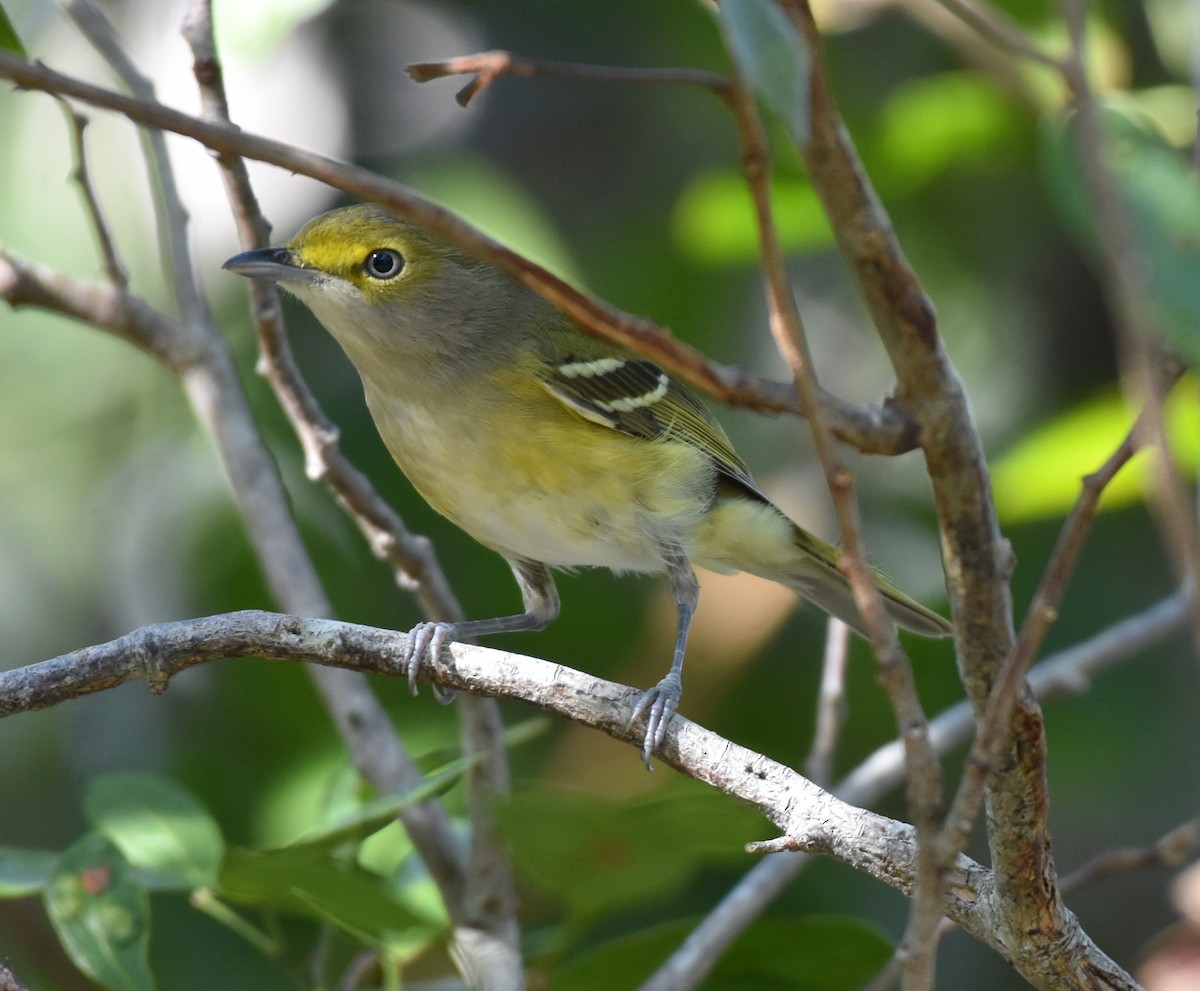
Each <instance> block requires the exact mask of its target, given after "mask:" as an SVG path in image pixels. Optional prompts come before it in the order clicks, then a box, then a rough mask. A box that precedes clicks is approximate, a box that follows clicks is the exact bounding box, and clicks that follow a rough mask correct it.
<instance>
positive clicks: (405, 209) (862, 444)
mask: <svg viewBox="0 0 1200 991" xmlns="http://www.w3.org/2000/svg"><path fill="white" fill-rule="evenodd" d="M0 77H2V78H7V79H11V80H12V81H13V82H15V83H17V84H18V85H20V86H24V87H26V88H28V89H37V90H42V91H44V92H47V93H58V94H63V95H66V96H71V97H74V98H75V99H78V100H81V101H82V102H84V103H89V104H92V105H94V106H99V107H104V108H106V109H109V110H114V111H116V112H118V113H121V114H124V115H125V116H126V117H128V118H129V119H130V120H133V121H136V122H137V123H140V124H145V125H146V126H148V127H154V128H160V129H162V130H165V131H171V132H173V133H176V134H182V135H184V136H185V137H189V138H192V139H193V140H195V141H198V142H200V143H201V144H202V145H204V146H205V147H207V148H211V149H212V150H213V151H216V152H218V153H221V154H231V155H241V156H244V157H246V158H253V159H255V160H258V161H263V162H268V163H270V164H272V165H276V166H278V167H280V168H283V169H287V170H289V171H291V172H295V173H297V174H299V175H304V176H308V177H310V178H313V179H317V180H318V181H320V182H324V183H327V184H328V185H330V186H332V187H333V188H335V189H340V190H342V191H343V192H346V193H348V194H350V195H351V196H355V197H358V198H359V199H362V200H369V201H371V202H375V203H380V204H381V205H383V206H386V207H388V208H389V209H391V210H394V211H395V212H396V213H398V214H401V215H402V216H405V217H408V218H409V219H411V220H413V221H414V222H416V223H419V224H420V225H421V226H423V227H425V228H427V229H428V230H430V231H431V232H432V233H434V234H436V235H437V236H439V237H441V238H443V239H444V240H446V241H448V242H450V243H451V244H454V245H456V246H457V247H460V248H462V249H463V250H465V251H469V252H471V253H472V254H474V255H476V256H477V257H480V258H482V259H484V260H485V261H489V262H491V263H492V264H494V265H496V267H497V268H500V269H502V270H503V271H505V272H507V273H508V274H509V275H511V276H512V277H513V278H515V279H516V280H517V281H518V282H521V283H523V284H525V285H527V286H529V287H530V288H531V289H533V290H534V291H535V292H537V293H538V294H539V295H541V296H543V297H545V298H546V299H548V300H549V301H550V302H551V303H553V304H554V305H556V306H557V307H558V308H559V309H561V310H562V311H563V312H564V313H566V314H567V315H568V316H570V317H571V318H572V319H573V320H575V321H576V322H577V323H578V324H579V325H580V326H581V327H583V328H584V329H585V330H587V331H588V332H589V333H593V334H596V335H597V336H599V337H604V338H606V339H609V340H613V341H616V342H617V343H619V344H624V345H626V346H628V347H631V348H633V349H634V350H636V351H639V352H641V353H642V354H645V355H647V356H648V357H650V358H653V359H654V360H655V361H657V362H658V363H659V364H661V365H662V366H663V367H664V368H666V369H668V370H669V371H671V372H673V373H675V374H676V375H678V376H679V377H680V378H682V379H684V380H686V381H688V382H690V383H691V384H692V385H694V386H696V387H697V388H698V389H700V390H702V391H704V392H706V393H708V394H709V395H711V396H713V397H714V398H716V399H719V400H721V401H722V402H725V403H728V404H730V405H733V406H744V407H747V408H749V409H756V410H759V411H760V412H764V413H796V414H799V415H804V409H803V405H802V404H801V403H800V401H799V400H798V399H797V397H796V394H795V390H794V389H793V388H792V386H791V385H789V384H785V383H781V382H772V381H771V380H769V379H764V378H761V377H759V376H756V375H751V374H750V373H749V372H746V371H745V370H744V369H740V368H737V367H734V366H728V365H721V364H719V363H717V362H712V361H708V360H707V359H705V358H704V357H703V356H702V355H700V354H699V352H697V351H696V350H695V349H693V348H691V347H689V346H688V345H686V344H684V343H683V342H681V341H679V340H677V339H676V338H675V337H673V336H672V335H671V334H669V333H668V332H667V331H665V330H664V329H663V328H661V327H659V326H658V325H657V324H655V323H654V322H653V321H651V320H648V319H646V318H645V317H635V316H632V315H630V314H628V313H623V312H622V311H620V310H617V309H616V308H614V307H611V306H608V305H607V304H605V303H603V302H602V301H601V300H599V299H597V298H596V297H594V296H590V295H588V294H586V293H583V292H581V291H580V290H578V289H575V288H573V287H572V286H570V285H568V284H567V283H565V282H563V281H562V280H561V279H559V278H558V277H557V276H554V275H552V274H551V273H549V272H547V271H546V270H545V269H543V268H541V267H540V266H538V265H536V264H534V263H533V262H530V261H529V260H528V259H525V258H523V257H521V256H520V255H518V254H516V253H515V252H513V251H510V250H509V249H507V248H505V247H503V246H502V245H500V244H498V243H497V242H496V241H493V240H492V239H491V238H488V237H486V236H485V235H483V234H481V233H479V232H478V231H476V230H475V229H474V228H473V227H471V226H470V225H469V224H467V223H465V222H464V221H462V220H460V219H458V218H457V217H455V216H454V215H453V214H451V213H450V212H449V211H447V210H445V209H443V208H442V207H439V206H438V205H436V204H434V203H432V202H430V201H429V200H426V199H424V198H423V197H421V196H418V195H417V194H416V193H414V192H413V191H412V190H410V189H408V188H407V187H406V186H403V185H401V184H400V183H397V182H393V181H391V180H389V179H385V178H384V177H383V176H380V175H377V174H376V173H373V172H369V171H368V170H366V169H362V168H359V167H357V166H353V165H347V164H346V163H343V162H338V161H336V160H334V159H331V158H327V157H325V156H323V155H318V154H315V153H313V152H308V151H304V150H303V149H300V148H295V147H292V146H290V145H286V144H283V143H282V142H279V141H273V140H271V139H269V138H264V137H259V136H256V135H252V134H249V133H248V132H245V131H242V130H240V129H238V128H235V127H230V126H228V125H221V124H216V123H212V122H208V121H203V120H200V119H198V118H196V117H191V116H189V115H187V114H184V113H180V112H179V111H177V110H173V109H171V108H169V107H166V106H163V105H162V104H160V103H156V102H154V101H152V100H138V99H135V98H132V97H127V96H124V95H122V94H120V93H114V92H112V91H111V90H106V89H104V88H103V87H99V86H93V85H92V84H90V83H86V82H83V81H81V80H78V79H74V78H72V77H70V76H66V75H63V74H62V73H58V72H55V71H53V70H51V69H48V68H46V67H45V66H43V65H40V64H35V63H30V62H27V61H25V60H23V59H21V58H18V57H17V56H15V55H12V54H11V53H9V52H6V51H0ZM822 401H823V402H825V403H826V414H827V416H828V417H829V419H830V423H831V427H832V428H833V429H834V430H835V433H836V434H837V436H838V437H839V438H840V439H842V440H844V441H845V442H846V443H848V444H852V445H853V446H855V447H856V448H858V449H859V450H861V451H864V452H866V453H871V454H901V453H904V452H905V451H909V450H912V449H913V447H914V446H915V445H916V437H917V434H916V429H915V427H914V424H913V423H912V421H911V420H910V419H909V418H908V417H907V416H906V415H905V414H903V413H902V412H900V410H899V409H898V408H897V407H896V406H895V405H894V404H892V403H890V402H888V403H885V404H884V405H883V406H880V407H859V406H855V405H854V404H852V403H847V402H846V401H845V400H839V399H837V398H835V397H829V396H826V395H824V394H822Z"/></svg>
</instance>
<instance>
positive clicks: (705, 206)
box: [672, 170, 833, 265]
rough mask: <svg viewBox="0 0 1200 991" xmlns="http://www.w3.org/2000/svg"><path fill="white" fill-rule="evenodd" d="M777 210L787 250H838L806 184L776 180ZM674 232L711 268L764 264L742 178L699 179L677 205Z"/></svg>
mask: <svg viewBox="0 0 1200 991" xmlns="http://www.w3.org/2000/svg"><path fill="white" fill-rule="evenodd" d="M771 204H772V210H773V213H774V216H775V223H776V227H777V229H778V232H779V239H780V241H781V243H782V244H783V247H784V248H785V249H787V250H789V251H816V250H819V249H823V248H827V247H829V246H830V245H831V244H833V232H832V231H831V230H830V228H829V221H828V220H827V219H826V217H825V212H824V210H822V208H821V201H820V200H819V199H818V198H817V194H816V192H815V191H814V190H813V188H812V186H811V185H810V184H809V183H808V182H806V181H805V180H803V179H800V178H792V177H776V178H775V180H774V182H773V183H772V187H771ZM672 229H673V233H674V237H675V240H676V241H677V242H678V244H679V246H680V247H681V248H682V249H683V250H684V251H686V252H687V253H688V254H690V255H692V256H693V257H694V258H695V259H696V260H697V261H701V262H704V263H705V264H710V265H727V264H730V263H742V262H744V263H754V262H757V261H758V257H759V255H758V252H759V246H758V225H757V224H756V223H755V219H754V205H753V203H752V202H751V199H750V193H749V191H748V190H747V189H746V179H745V177H744V176H743V175H742V174H741V173H740V172H734V171H732V170H731V171H728V172H707V173H704V174H702V175H700V176H697V177H696V178H695V179H693V180H692V181H691V182H690V183H689V184H688V185H687V186H686V187H685V188H684V191H683V194H682V195H681V196H680V198H679V202H678V203H677V204H676V205H675V214H674V216H673V218H672Z"/></svg>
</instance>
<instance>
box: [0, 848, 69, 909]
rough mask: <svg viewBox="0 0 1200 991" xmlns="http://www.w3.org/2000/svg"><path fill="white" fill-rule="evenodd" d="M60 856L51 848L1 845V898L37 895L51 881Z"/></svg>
mask: <svg viewBox="0 0 1200 991" xmlns="http://www.w3.org/2000/svg"><path fill="white" fill-rule="evenodd" d="M58 857H59V855H58V854H57V853H52V852H51V851H49V850H19V849H17V848H16V847H0V898H25V897H26V896H28V895H36V894H37V893H38V892H39V891H41V890H42V889H43V888H44V887H45V886H46V884H47V883H48V882H49V880H50V876H51V875H52V874H53V873H54V865H55V864H57V863H58Z"/></svg>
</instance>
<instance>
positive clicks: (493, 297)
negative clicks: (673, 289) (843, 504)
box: [225, 206, 951, 762]
mask: <svg viewBox="0 0 1200 991" xmlns="http://www.w3.org/2000/svg"><path fill="white" fill-rule="evenodd" d="M225 268H228V269H230V270H232V271H234V272H237V273H238V274H240V275H245V276H248V277H250V278H262V279H272V280H274V281H275V282H278V283H279V284H280V285H282V286H283V287H284V288H285V289H287V290H288V291H289V292H291V293H293V294H294V295H295V296H297V297H298V298H299V299H300V300H301V302H303V303H304V304H305V305H306V306H308V308H309V309H311V310H312V312H313V313H314V314H315V315H316V317H317V319H318V320H320V321H321V323H322V324H324V325H325V327H326V329H327V330H328V331H329V332H330V333H331V334H332V335H333V336H334V337H335V338H336V339H337V341H338V343H339V344H341V346H342V347H343V348H344V349H345V351H346V354H347V355H348V356H349V357H350V360H351V361H352V362H353V363H354V365H355V367H356V368H357V369H358V372H359V375H360V376H361V377H362V382H363V388H364V390H365V392H366V398H367V405H368V407H370V410H371V415H372V416H373V417H374V419H375V425H376V427H377V428H378V429H379V433H380V435H381V436H382V437H383V441H384V443H385V444H386V445H387V448H388V450H389V451H390V452H391V454H392V457H393V458H395V459H396V463H397V464H398V465H399V466H400V468H401V470H402V471H403V472H404V473H405V475H407V476H408V478H409V480H410V481H411V482H412V483H413V485H414V486H415V487H416V488H417V490H418V491H419V492H420V493H421V495H422V496H423V497H424V498H425V499H426V500H427V501H428V502H429V504H430V505H431V506H433V508H434V509H436V510H437V511H438V512H440V513H441V514H442V515H444V516H446V517H448V518H449V519H450V520H452V521H453V522H454V523H456V524H458V526H460V527H462V528H463V529H464V530H465V531H467V533H469V534H470V535H471V536H473V537H474V538H475V539H476V540H478V541H479V542H480V543H481V544H484V545H485V546H487V547H490V548H492V549H493V550H495V551H496V552H498V553H499V554H501V555H503V556H504V558H505V559H506V560H507V561H508V563H509V565H510V566H511V567H512V570H513V574H514V575H516V579H517V583H518V584H519V585H520V587H521V594H522V597H523V599H524V604H525V612H523V613H522V614H520V615H519V616H502V617H499V618H496V619H477V620H470V621H468V622H463V623H455V624H448V623H422V624H420V625H419V626H417V627H416V628H415V629H414V630H413V632H412V635H411V636H410V638H409V646H408V648H407V651H406V656H405V657H404V661H405V664H406V665H412V664H416V663H419V662H420V661H421V659H422V657H423V656H424V655H425V653H426V651H428V652H429V653H430V654H432V655H433V656H434V657H436V655H437V654H438V653H439V651H440V650H441V649H442V646H443V644H445V643H446V642H447V641H450V640H454V639H456V638H465V637H475V636H480V635H486V634H491V633H505V632H510V631H517V630H540V629H543V628H545V626H546V625H547V624H548V623H550V621H551V620H553V619H554V618H555V616H557V615H558V611H559V601H558V592H557V591H556V590H555V587H554V579H553V577H552V576H551V571H550V569H551V568H555V567H577V566H582V565H595V566H602V567H606V568H612V569H614V570H616V571H643V572H644V571H649V572H666V574H667V578H668V579H669V581H670V587H671V595H672V598H673V599H674V602H675V607H676V609H677V610H678V612H679V631H678V635H677V637H676V641H675V654H674V658H673V659H672V662H671V669H670V671H669V672H668V673H667V675H666V677H665V678H663V679H662V681H660V682H659V683H658V684H657V685H656V686H655V687H654V688H651V689H650V690H649V691H648V692H646V694H645V695H644V696H643V697H642V699H641V701H640V702H639V704H638V708H637V711H636V712H635V718H636V717H637V716H638V715H639V714H641V713H645V714H646V716H647V725H646V733H645V743H644V747H643V756H644V757H645V759H646V760H647V762H648V761H649V759H650V756H651V755H652V754H653V752H654V751H655V750H656V749H657V747H658V746H659V744H660V743H661V742H662V739H663V736H664V734H665V732H666V726H667V723H668V721H669V720H670V717H671V715H672V714H673V713H674V712H675V709H676V707H677V706H678V704H679V696H680V691H681V681H680V674H681V671H682V668H683V654H684V646H685V644H686V642H687V635H688V627H689V626H690V624H691V619H692V614H693V612H694V611H695V608H696V602H697V599H698V597H699V591H700V586H699V583H698V582H697V581H696V576H695V574H694V573H693V571H692V568H691V564H690V563H689V562H693V561H694V562H696V563H697V564H701V565H703V566H705V567H707V568H712V569H714V570H716V571H720V572H726V573H728V572H734V571H748V572H751V573H752V574H755V575H761V576H762V577H764V578H769V579H771V580H773V581H777V582H781V583H782V584H784V585H786V586H788V587H789V588H791V589H793V590H794V591H796V592H797V593H799V594H800V595H801V596H803V597H804V598H806V599H810V600H811V601H813V602H815V603H816V604H817V605H819V606H820V607H821V608H823V609H825V610H826V611H828V612H830V613H832V614H833V615H834V616H837V617H839V618H840V619H842V620H844V621H845V622H846V623H847V624H848V625H849V626H851V627H852V628H854V629H856V630H859V631H860V632H861V631H862V619H861V617H860V616H859V613H858V610H857V609H856V607H855V605H854V599H853V596H852V594H851V592H850V588H849V584H848V582H847V580H846V578H845V577H844V576H843V575H842V574H841V572H839V571H838V569H837V552H836V550H835V549H834V548H833V547H831V546H830V545H829V544H827V543H825V542H824V541H821V540H819V539H818V538H816V537H814V536H813V535H812V534H810V533H808V532H807V531H805V530H803V529H801V528H800V527H798V526H796V525H795V524H794V523H793V522H792V521H791V520H790V519H788V518H787V516H785V515H784V513H783V512H782V511H781V510H780V509H778V508H777V507H776V506H775V505H774V504H772V503H771V501H770V500H769V499H767V497H766V496H765V495H763V494H762V492H761V491H759V488H758V486H757V485H756V484H755V483H754V480H753V479H752V478H751V477H750V472H749V470H748V469H747V468H746V466H745V464H743V463H742V460H741V459H740V458H739V457H738V456H737V454H736V453H735V452H734V450H733V447H732V446H731V445H730V443H729V439H728V438H727V437H726V436H725V432H724V431H723V430H722V429H721V427H720V426H719V425H718V424H717V422H716V421H715V420H714V419H713V417H712V415H711V414H710V413H709V412H708V410H707V409H706V408H705V406H704V405H703V404H702V403H701V402H700V400H699V399H698V398H697V397H696V396H695V395H694V394H693V392H692V391H691V390H690V389H689V388H688V387H687V386H685V385H682V384H681V383H679V382H677V381H675V380H674V379H673V378H671V376H669V375H668V374H667V373H666V372H664V371H663V370H662V369H661V368H659V367H658V366H657V365H655V364H654V363H653V362H652V361H648V360H647V359H646V358H643V357H640V356H639V355H637V354H634V353H633V352H630V351H627V350H625V349H623V348H621V347H619V346H617V345H615V344H611V343H608V342H607V341H603V340H600V339H598V338H595V337H592V336H591V335H590V334H587V333H586V332H584V331H583V330H581V329H580V328H579V327H577V326H575V325H574V324H573V323H572V322H571V321H570V320H568V319H567V318H566V317H564V316H563V315H562V314H560V313H559V312H558V311H557V310H555V309H554V307H553V306H551V305H550V304H549V303H547V302H546V301H545V300H543V299H542V298H541V297H539V296H538V295H536V294H535V293H534V292H532V291H531V290H529V289H527V288H525V287H524V286H521V285H519V284H518V283H516V282H515V281H513V280H512V279H510V278H509V277H508V276H507V275H505V274H504V273H503V272H501V271H499V270H498V269H497V268H495V267H494V266H492V265H490V264H488V263H486V262H483V261H480V260H478V259H476V258H474V257H472V256H471V255H469V254H466V253H464V252H462V251H459V250H458V249H456V248H453V247H450V246H449V245H446V244H444V243H443V242H441V241H439V240H437V239H436V238H434V237H431V236H430V235H429V234H427V233H425V232H424V231H423V230H422V229H420V228H418V227H416V226H414V225H413V224H411V223H409V222H407V221H405V220H401V219H399V218H397V217H395V216H393V215H392V214H390V213H387V212H386V211H384V210H382V209H380V208H378V207H374V206H353V207H346V208H344V209H340V210H334V211H332V212H330V213H326V214H324V215H322V216H320V217H317V218H316V219H315V220H312V221H310V222H309V223H308V224H306V225H305V226H304V228H303V229H302V230H301V231H300V232H299V233H298V234H297V235H296V236H295V237H294V238H292V240H291V241H289V242H288V243H287V244H285V245H284V246H282V247H279V248H264V249H261V250H258V251H247V252H245V253H243V254H240V255H237V256H235V257H233V258H231V259H229V261H227V262H226V263H225ZM876 583H877V585H878V587H879V589H880V591H881V592H882V593H883V596H884V601H885V603H886V605H887V609H888V611H889V613H891V615H892V617H893V618H894V619H895V621H896V622H897V623H899V624H900V625H901V626H904V627H906V628H908V629H910V630H913V631H915V632H917V633H921V634H924V635H926V636H934V637H940V636H945V635H947V634H949V633H950V632H951V626H950V624H949V623H948V622H947V621H946V620H945V619H943V618H942V617H941V616H939V615H937V614H936V613H933V612H931V611H930V610H928V609H926V608H925V607H924V606H922V605H920V604H919V603H917V602H914V601H913V600H912V599H910V598H908V597H907V596H906V595H904V594H903V593H902V592H901V591H900V590H899V589H897V588H896V587H895V586H894V585H892V583H891V582H889V581H888V580H887V579H886V578H884V577H883V576H882V575H877V576H876Z"/></svg>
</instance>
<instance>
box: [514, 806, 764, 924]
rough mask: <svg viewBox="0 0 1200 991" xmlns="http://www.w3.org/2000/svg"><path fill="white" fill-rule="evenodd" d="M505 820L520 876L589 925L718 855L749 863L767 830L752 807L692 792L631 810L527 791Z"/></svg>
mask: <svg viewBox="0 0 1200 991" xmlns="http://www.w3.org/2000/svg"><path fill="white" fill-rule="evenodd" d="M497 816H498V819H499V822H500V826H501V828H502V830H503V831H504V835H505V837H506V839H507V840H508V843H509V845H510V846H511V848H512V852H513V859H514V861H515V862H516V863H517V865H518V867H519V868H520V869H521V872H522V873H523V874H524V875H525V876H526V877H529V878H530V879H532V880H533V881H534V882H535V883H536V884H538V885H539V886H540V887H542V888H543V889H545V890H547V891H549V892H552V893H553V894H555V895H556V896H558V897H559V898H560V899H562V900H563V901H564V902H565V903H566V904H567V905H568V907H569V908H570V911H571V913H572V915H573V916H575V917H576V918H577V919H583V920H587V919H590V918H593V917H595V916H597V915H600V914H603V913H605V912H610V911H613V910H614V909H617V908H620V907H623V906H627V905H644V904H645V903H646V902H647V901H649V900H651V899H653V898H657V897H662V896H664V895H666V894H667V893H669V892H671V891H674V890H676V889H677V888H679V887H680V886H681V885H682V884H683V882H684V881H686V880H687V878H688V877H690V876H691V875H692V874H693V873H694V872H695V871H696V870H697V869H698V868H699V867H700V866H701V865H702V864H706V863H711V862H712V860H713V859H714V858H727V859H735V860H743V859H744V858H745V857H746V854H745V851H744V849H743V847H744V845H745V843H746V842H747V841H748V840H751V839H754V838H755V837H756V836H758V835H760V834H761V831H762V825H761V824H762V819H761V818H760V817H759V815H758V814H757V813H755V812H754V811H753V810H750V809H746V808H743V807H742V806H738V805H735V804H733V803H731V802H730V801H729V800H728V799H726V798H724V797H723V796H720V795H714V794H709V793H705V792H701V791H696V792H693V791H691V790H690V789H688V790H687V791H686V792H684V791H680V790H675V789H672V790H670V791H669V792H667V793H665V794H662V793H656V794H655V795H653V796H650V797H648V798H645V799H641V800H637V801H634V802H623V803H614V802H608V801H605V800H603V799H598V798H591V797H587V796H582V795H575V794H571V793H565V792H555V791H538V792H535V791H528V792H522V793H521V794H520V795H519V797H517V798H515V799H513V800H512V801H510V802H508V803H507V804H506V805H504V806H502V807H500V808H499V809H498V810H497Z"/></svg>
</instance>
